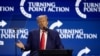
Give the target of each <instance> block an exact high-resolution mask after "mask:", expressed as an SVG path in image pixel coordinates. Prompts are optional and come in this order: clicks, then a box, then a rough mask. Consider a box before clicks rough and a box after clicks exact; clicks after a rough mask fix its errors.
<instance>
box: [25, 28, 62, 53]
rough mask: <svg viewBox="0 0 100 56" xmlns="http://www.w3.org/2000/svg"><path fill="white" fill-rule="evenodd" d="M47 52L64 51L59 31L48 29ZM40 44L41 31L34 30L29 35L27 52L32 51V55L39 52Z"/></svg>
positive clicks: (26, 46)
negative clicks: (53, 50)
mask: <svg viewBox="0 0 100 56" xmlns="http://www.w3.org/2000/svg"><path fill="white" fill-rule="evenodd" d="M47 31H48V34H47V43H46V50H52V49H63V45H62V43H61V40H60V37H59V34H58V32H57V31H54V30H50V29H48V30H47ZM39 43H40V30H33V31H31V32H30V33H29V36H28V40H27V44H26V45H25V51H28V50H31V53H30V54H32V53H33V52H34V51H37V50H39Z"/></svg>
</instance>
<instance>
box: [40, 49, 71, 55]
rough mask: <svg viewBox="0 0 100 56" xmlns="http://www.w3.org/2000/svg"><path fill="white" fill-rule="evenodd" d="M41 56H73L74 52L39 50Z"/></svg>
mask: <svg viewBox="0 0 100 56" xmlns="http://www.w3.org/2000/svg"><path fill="white" fill-rule="evenodd" d="M38 53H39V56H72V50H39V51H38Z"/></svg>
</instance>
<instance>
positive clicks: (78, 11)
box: [75, 0, 87, 19]
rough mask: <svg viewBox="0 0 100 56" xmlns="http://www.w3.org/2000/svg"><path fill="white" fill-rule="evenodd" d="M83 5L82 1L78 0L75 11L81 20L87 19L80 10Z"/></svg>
mask: <svg viewBox="0 0 100 56" xmlns="http://www.w3.org/2000/svg"><path fill="white" fill-rule="evenodd" d="M80 3H81V0H76V3H75V10H76V13H77V14H78V15H79V16H80V17H81V18H84V19H86V17H87V16H86V14H84V13H82V12H81V11H80V9H79V5H80Z"/></svg>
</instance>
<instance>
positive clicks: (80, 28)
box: [0, 0, 100, 56]
mask: <svg viewBox="0 0 100 56" xmlns="http://www.w3.org/2000/svg"><path fill="white" fill-rule="evenodd" d="M41 14H43V15H47V16H48V20H49V25H48V26H49V28H50V29H53V30H56V31H58V32H59V36H60V38H61V40H62V43H63V45H64V48H65V49H66V50H67V49H69V50H73V54H72V55H73V56H83V55H85V56H100V0H0V56H28V55H29V53H30V51H26V52H21V50H20V49H19V48H18V47H16V45H15V43H16V42H17V41H18V40H20V41H22V42H23V43H24V44H25V43H26V40H27V38H28V37H27V36H28V33H29V31H31V30H34V29H38V25H37V22H36V17H37V16H38V15H41Z"/></svg>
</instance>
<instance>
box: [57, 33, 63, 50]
mask: <svg viewBox="0 0 100 56" xmlns="http://www.w3.org/2000/svg"><path fill="white" fill-rule="evenodd" d="M56 48H57V49H64V46H63V44H62V42H61V39H60V37H59V33H58V32H57V33H56Z"/></svg>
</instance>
